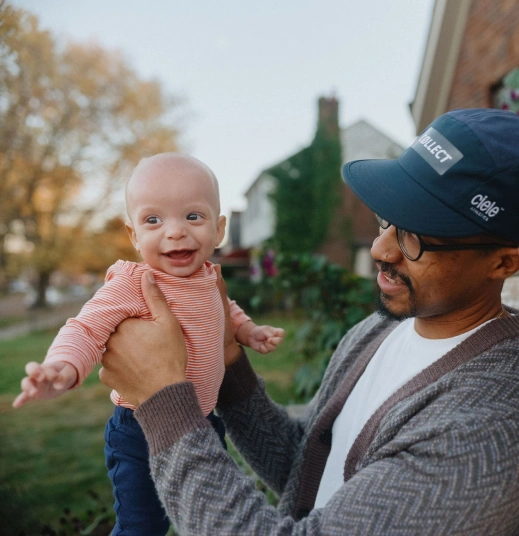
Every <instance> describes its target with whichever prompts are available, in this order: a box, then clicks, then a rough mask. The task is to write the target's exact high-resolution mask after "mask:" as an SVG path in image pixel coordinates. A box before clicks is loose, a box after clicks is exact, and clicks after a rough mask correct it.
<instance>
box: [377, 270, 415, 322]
mask: <svg viewBox="0 0 519 536" xmlns="http://www.w3.org/2000/svg"><path fill="white" fill-rule="evenodd" d="M377 264H378V267H379V269H380V270H381V271H382V272H384V273H386V274H387V275H388V276H389V277H390V278H391V279H397V278H398V279H400V280H401V281H402V282H403V283H404V284H405V286H406V287H407V289H408V290H409V309H408V310H407V311H402V312H400V313H395V312H394V311H392V310H391V309H390V308H389V305H388V304H389V303H391V297H390V296H388V295H387V294H384V293H383V292H382V291H381V290H380V291H379V293H378V303H377V310H378V312H379V314H380V315H381V316H383V317H384V318H388V319H389V320H397V321H399V322H401V321H402V320H405V319H407V318H414V317H415V316H416V313H417V307H416V294H415V291H414V289H413V285H412V283H411V280H410V279H409V278H408V277H407V276H405V275H402V274H399V273H398V272H397V271H396V270H395V269H394V268H393V265H392V264H390V263H389V262H381V263H377Z"/></svg>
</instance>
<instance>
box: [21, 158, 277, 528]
mask: <svg viewBox="0 0 519 536" xmlns="http://www.w3.org/2000/svg"><path fill="white" fill-rule="evenodd" d="M126 207H127V212H128V217H129V221H128V223H127V225H126V227H127V230H128V232H129V234H130V237H131V240H132V243H133V245H134V246H135V248H136V249H137V251H139V252H140V254H141V256H142V258H143V259H144V262H141V263H133V262H127V261H117V262H116V263H115V264H114V265H113V266H111V267H110V268H109V269H108V272H107V275H106V280H105V284H104V286H103V287H102V288H101V289H100V290H99V291H98V292H97V293H96V294H95V295H94V297H93V298H92V299H91V300H90V301H88V302H87V303H86V304H85V305H84V307H83V309H82V310H81V312H80V313H79V315H78V316H77V317H76V318H71V319H69V320H68V321H67V323H66V325H65V326H64V327H63V328H61V330H60V332H59V333H58V335H57V337H56V339H55V340H54V342H53V343H52V346H51V347H50V349H49V351H48V353H47V356H46V358H45V361H44V362H43V363H42V364H39V363H28V364H27V366H26V369H25V370H26V373H27V376H26V377H25V378H24V379H23V380H22V393H21V394H20V395H19V396H18V397H17V398H16V400H15V401H14V402H13V406H14V407H20V406H22V405H23V404H25V403H26V402H28V401H29V400H36V399H46V398H54V397H57V396H59V395H61V394H62V393H64V392H66V391H67V390H69V389H71V388H72V387H75V386H77V385H80V384H81V383H82V382H83V381H84V379H85V378H86V376H87V375H88V374H89V373H90V372H91V371H92V369H93V368H94V366H95V365H96V364H98V363H99V362H100V361H101V358H102V354H103V350H104V346H105V344H106V341H107V340H108V338H109V337H110V334H111V333H113V331H114V330H115V329H116V327H117V326H118V325H119V323H121V322H122V321H123V320H124V319H125V318H129V317H139V318H144V319H149V320H151V315H150V312H149V310H148V308H147V306H146V303H145V301H144V298H143V296H142V293H141V288H140V281H141V276H142V273H143V272H144V271H145V270H148V269H150V268H151V269H152V270H153V275H154V278H155V280H156V282H157V284H158V286H159V287H160V289H161V290H162V292H163V293H164V295H165V296H166V299H167V302H168V304H169V306H170V307H171V310H172V312H173V313H174V314H175V316H176V317H177V319H178V321H179V323H180V325H181V328H182V331H183V334H184V338H185V341H186V346H187V351H188V364H187V368H186V376H187V379H188V380H189V381H192V382H193V384H194V386H195V390H196V393H197V396H198V401H199V403H200V407H201V408H202V411H203V412H204V414H205V415H206V416H207V418H208V419H209V420H210V422H211V424H212V425H213V427H214V428H215V430H216V431H217V432H218V433H219V435H220V438H221V440H222V442H223V443H224V440H223V437H224V435H225V431H224V429H223V423H222V422H221V421H220V419H219V418H218V417H216V416H215V415H214V414H213V409H214V407H215V405H216V400H217V397H218V390H219V388H220V384H221V382H222V379H223V375H224V361H223V333H224V324H225V318H224V310H223V304H222V302H221V297H220V293H219V291H218V288H217V285H216V278H217V273H216V271H215V268H214V266H213V265H212V264H211V263H210V262H209V261H208V259H209V257H210V256H211V255H212V254H213V252H214V249H215V247H216V246H218V245H219V243H220V242H221V241H222V239H223V236H224V232H225V216H221V215H220V202H219V193H218V182H217V180H216V177H215V176H214V174H213V172H212V171H211V170H210V169H209V168H208V167H207V166H205V165H204V164H203V163H202V162H200V161H198V160H196V159H195V158H192V157H189V156H186V155H181V154H177V153H163V154H158V155H155V156H153V157H151V158H146V159H144V160H142V161H141V162H140V163H139V165H138V166H137V167H136V168H135V170H134V171H133V173H132V175H131V177H130V179H129V180H128V183H127V185H126ZM229 305H230V312H231V320H232V323H233V329H234V332H235V336H236V339H237V341H238V342H239V343H241V344H243V345H245V346H249V347H251V348H253V349H254V350H257V351H258V352H261V353H268V352H271V351H273V350H275V348H276V346H277V345H278V344H279V343H281V341H282V340H283V337H284V331H283V330H282V329H279V328H273V327H270V326H257V325H255V324H254V323H253V322H252V321H251V319H250V318H249V317H248V316H247V315H246V314H245V313H244V312H243V311H242V310H241V309H240V308H239V307H238V306H237V305H236V303H235V302H233V301H229ZM143 359H145V357H144V356H143ZM111 399H112V401H113V402H114V404H115V410H114V415H113V416H112V417H111V419H110V420H109V422H108V424H107V427H106V431H105V440H106V447H105V455H106V461H107V467H108V474H109V476H110V478H111V480H112V485H113V489H114V497H115V505H114V509H115V511H116V514H117V523H116V526H115V528H114V531H113V533H112V534H114V535H116V534H122V533H123V531H124V534H125V535H126V534H140V535H142V534H153V535H159V534H165V533H166V532H167V530H168V527H169V522H168V521H167V520H166V518H165V513H164V510H163V509H162V506H161V504H160V502H159V500H158V498H157V495H156V492H155V488H154V486H153V482H152V480H151V477H150V471H149V467H148V451H147V444H146V441H145V439H144V434H143V432H142V430H141V429H140V427H139V424H138V423H137V420H136V419H135V418H134V416H133V410H134V409H135V408H134V407H133V406H132V405H131V404H128V403H127V402H125V401H124V400H123V399H122V398H121V397H120V396H119V394H118V393H117V392H115V391H113V392H112V394H111ZM224 446H225V443H224Z"/></svg>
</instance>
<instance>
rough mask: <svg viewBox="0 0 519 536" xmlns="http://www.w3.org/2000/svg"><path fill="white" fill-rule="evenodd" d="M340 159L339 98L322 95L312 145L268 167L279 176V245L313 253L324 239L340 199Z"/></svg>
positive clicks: (288, 250) (276, 195)
mask: <svg viewBox="0 0 519 536" xmlns="http://www.w3.org/2000/svg"><path fill="white" fill-rule="evenodd" d="M341 163H342V157H341V142H340V131H339V125H338V103H337V100H336V99H335V98H333V97H332V98H331V99H327V98H324V97H323V98H321V99H319V120H318V126H317V131H316V135H315V137H314V139H313V141H312V143H311V144H310V146H308V147H306V148H305V149H303V150H301V151H299V152H298V153H296V154H294V155H293V156H291V157H290V158H288V159H287V160H285V161H283V162H281V163H280V164H278V165H276V166H274V167H272V168H270V169H269V170H267V173H268V174H270V175H272V176H273V177H275V179H276V181H277V187H276V189H275V191H274V193H273V194H272V199H273V202H274V206H275V213H276V227H275V232H274V237H273V239H272V241H273V243H274V245H275V247H276V248H277V249H279V251H281V252H283V253H313V252H314V251H315V250H317V249H318V248H319V246H320V245H321V244H322V243H323V241H324V240H326V237H327V234H328V230H329V227H330V223H331V221H332V219H333V218H334V217H335V215H336V212H337V207H338V206H339V204H340V203H341V199H342V179H341V175H340V170H341Z"/></svg>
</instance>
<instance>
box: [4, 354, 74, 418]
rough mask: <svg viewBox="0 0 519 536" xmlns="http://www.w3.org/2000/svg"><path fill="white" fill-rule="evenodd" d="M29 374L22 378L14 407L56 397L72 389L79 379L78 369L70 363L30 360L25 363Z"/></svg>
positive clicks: (26, 371)
mask: <svg viewBox="0 0 519 536" xmlns="http://www.w3.org/2000/svg"><path fill="white" fill-rule="evenodd" d="M25 373H26V374H27V376H26V377H25V378H24V379H23V380H22V392H21V393H20V394H19V395H18V396H17V397H16V399H15V400H14V402H13V408H19V407H21V406H23V405H24V404H26V403H27V402H29V401H30V400H43V399H46V398H56V397H57V396H59V395H61V394H63V393H64V392H65V391H67V390H68V389H70V388H71V387H72V386H73V385H74V384H75V383H76V382H77V379H78V374H77V370H76V368H75V367H73V366H72V365H71V364H70V363H65V361H56V362H54V363H43V364H40V363H35V362H33V361H32V362H30V363H27V365H25Z"/></svg>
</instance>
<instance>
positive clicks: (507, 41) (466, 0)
mask: <svg viewBox="0 0 519 536" xmlns="http://www.w3.org/2000/svg"><path fill="white" fill-rule="evenodd" d="M517 68H519V9H518V5H517V1H516V0H436V2H435V4H434V9H433V15H432V19H431V26H430V29H429V36H428V39H427V44H426V48H425V54H424V58H423V62H422V67H421V71H420V75H419V79H418V85H417V88H416V93H415V98H414V101H413V102H412V103H411V105H410V107H411V114H412V116H413V120H414V122H415V125H416V133H417V134H419V133H421V132H422V131H423V129H424V128H425V127H426V126H427V125H428V124H429V123H431V122H432V121H433V120H434V119H435V118H436V117H438V116H439V115H442V114H443V113H445V112H447V111H449V110H455V109H457V108H494V107H495V108H505V109H506V108H509V107H510V106H513V105H514V102H515V103H517V106H519V88H518V87H515V88H514V87H507V86H508V85H509V83H511V82H508V81H509V80H510V78H511V76H510V75H512V79H513V75H514V71H515V70H516V69H517ZM515 72H517V71H515ZM514 90H516V91H517V93H515V92H514ZM512 92H514V93H512ZM514 98H515V101H514ZM510 100H511V101H512V102H510Z"/></svg>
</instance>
